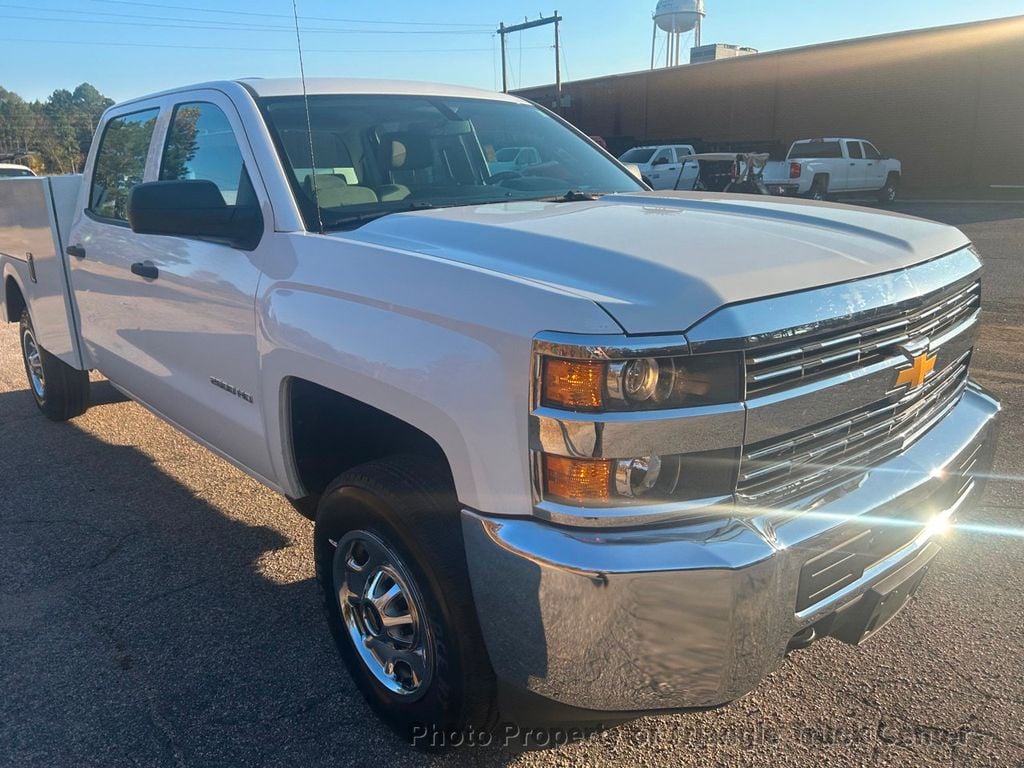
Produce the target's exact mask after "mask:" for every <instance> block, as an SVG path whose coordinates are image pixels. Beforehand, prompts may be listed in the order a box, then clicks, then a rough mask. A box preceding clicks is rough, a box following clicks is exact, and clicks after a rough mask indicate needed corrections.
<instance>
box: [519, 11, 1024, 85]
mask: <svg viewBox="0 0 1024 768" xmlns="http://www.w3.org/2000/svg"><path fill="white" fill-rule="evenodd" d="M1014 21H1016V22H1024V15H1017V16H1000V17H998V18H995V19H982V20H980V21H965V22H961V23H959V24H946V25H943V26H940V27H918V28H917V29H903V30H899V31H897V32H885V33H882V34H880V35H867V36H865V37H848V38H844V39H842V40H827V41H825V42H821V43H808V44H806V45H798V46H795V47H793V48H778V49H776V50H772V51H759V52H758V53H751V54H748V55H745V56H735V57H729V58H725V59H716V60H715V61H701V62H696V63H694V64H679V65H677V66H674V67H656V68H654V69H649V68H646V69H637V70H633V71H632V72H615V73H612V74H608V75H597V76H595V77H587V78H583V79H581V80H570V81H566V82H563V83H562V88H566V87H568V86H572V85H579V84H582V83H591V82H594V81H597V80H611V79H614V78H619V77H636V76H637V75H645V74H651V73H655V72H668V71H675V72H679V71H682V70H685V69H687V68H688V67H705V66H708V65H711V64H721V65H726V64H733V65H736V64H737V63H738V62H748V63H749V62H750V61H751V60H752V59H755V58H756V59H758V60H760V59H763V58H765V57H774V56H782V55H786V54H793V53H800V52H803V51H808V50H810V49H816V50H821V49H823V48H842V47H844V46H853V45H858V44H863V43H868V42H877V41H883V40H891V39H895V38H900V37H908V38H910V37H916V36H924V35H932V34H937V33H942V32H951V31H954V30H967V29H970V28H976V27H984V26H997V25H1000V24H1005V23H1006V22H1014ZM708 45H713V43H708ZM702 47H703V46H702ZM554 87H555V84H554V83H547V84H545V85H534V86H530V87H529V88H517V89H515V90H514V91H512V92H511V93H513V94H516V95H524V96H525V95H526V94H529V93H534V92H536V91H542V90H545V89H550V88H554Z"/></svg>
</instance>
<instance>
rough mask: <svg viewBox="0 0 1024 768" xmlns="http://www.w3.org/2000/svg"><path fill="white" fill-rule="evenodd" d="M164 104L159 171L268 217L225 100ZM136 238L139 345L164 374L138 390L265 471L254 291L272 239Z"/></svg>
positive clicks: (203, 96) (213, 95) (206, 97)
mask: <svg viewBox="0 0 1024 768" xmlns="http://www.w3.org/2000/svg"><path fill="white" fill-rule="evenodd" d="M168 109H169V110H170V118H169V120H168V121H167V130H166V139H165V141H164V142H163V144H162V149H161V152H160V157H159V165H158V177H159V179H160V180H161V181H169V180H185V179H202V180H208V181H212V182H213V183H214V184H216V186H217V188H218V190H219V191H220V193H221V195H222V196H223V198H224V202H225V203H226V204H227V205H228V206H234V205H253V204H254V201H255V203H257V204H258V205H259V207H260V209H261V210H262V211H263V218H264V222H266V221H268V220H269V219H270V209H269V205H268V201H267V198H266V193H265V191H264V190H263V189H262V187H261V186H260V187H259V188H257V186H258V185H259V176H258V175H257V174H255V173H252V174H250V173H249V170H248V169H249V168H255V164H254V161H253V159H252V158H251V157H250V156H249V153H248V149H247V147H248V143H247V142H246V141H245V140H244V131H243V129H242V126H241V121H240V120H239V118H238V114H237V112H236V110H235V108H234V106H233V105H232V104H231V103H230V101H229V100H228V99H227V98H226V97H224V96H223V95H222V94H220V93H218V92H214V91H209V92H207V91H202V92H198V93H194V94H190V95H189V97H188V100H187V101H178V102H177V103H171V104H168ZM243 148H246V149H245V150H244V151H243ZM265 229H266V227H265ZM137 237H138V239H139V240H140V241H142V242H143V243H145V244H146V246H147V248H148V253H149V257H150V261H151V263H152V266H153V267H154V268H155V269H156V274H157V277H156V279H147V278H142V279H140V283H142V285H141V287H140V289H139V290H140V295H141V298H140V299H139V308H140V316H141V318H142V319H141V320H140V325H141V326H142V330H141V331H140V333H141V335H142V336H143V337H144V338H142V339H140V341H139V343H138V346H139V347H142V348H144V349H145V350H146V352H147V354H148V355H149V357H150V359H151V361H152V365H153V367H154V368H157V369H159V370H160V371H162V372H163V375H162V376H161V377H160V378H159V379H157V380H154V381H152V382H151V384H150V385H149V386H148V387H147V389H146V391H145V392H144V393H140V396H141V397H143V398H144V399H145V400H146V401H147V403H148V404H149V405H151V406H152V407H153V408H155V409H156V410H157V411H159V412H160V413H162V414H163V415H164V416H166V417H167V418H169V419H170V420H171V421H173V422H175V423H176V424H178V425H179V426H181V427H183V428H184V429H186V430H187V431H189V432H191V433H192V434H194V435H195V436H197V437H199V438H200V439H203V440H205V441H207V442H208V443H210V444H212V445H216V446H217V447H218V448H219V449H221V450H222V451H224V452H225V453H226V454H228V455H229V456H231V457H232V458H234V459H236V460H237V461H239V462H240V463H242V464H243V465H244V466H245V467H247V468H249V469H251V470H253V471H255V472H256V473H258V474H261V475H264V476H269V473H270V464H269V456H268V451H267V444H266V439H265V435H264V424H263V419H262V411H261V406H260V398H261V397H262V393H261V392H260V388H259V381H260V378H259V353H258V350H257V347H256V310H255V297H256V291H257V287H258V285H259V279H260V274H261V260H262V259H263V258H264V257H265V255H266V253H267V251H268V249H269V245H270V243H269V241H270V238H269V237H267V236H266V235H264V237H263V238H262V240H261V244H260V245H257V247H256V248H255V249H253V250H244V249H242V248H238V247H234V246H231V245H226V244H224V243H219V242H214V241H210V240H203V239H195V238H187V237H171V236H164V235H138V236H137ZM270 396H271V397H273V396H274V395H273V394H271V395H270Z"/></svg>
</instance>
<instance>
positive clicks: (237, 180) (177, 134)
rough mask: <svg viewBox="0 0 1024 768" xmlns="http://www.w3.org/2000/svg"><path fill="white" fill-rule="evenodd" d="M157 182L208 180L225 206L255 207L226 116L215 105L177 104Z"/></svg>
mask: <svg viewBox="0 0 1024 768" xmlns="http://www.w3.org/2000/svg"><path fill="white" fill-rule="evenodd" d="M160 179H161V180H179V181H180V180H203V181H212V182H213V183H214V184H215V185H216V186H217V189H218V190H219V191H220V194H221V196H222V197H223V198H224V202H225V204H227V205H232V206H233V205H255V198H256V195H255V192H254V191H253V188H252V183H251V182H250V180H249V175H248V173H247V172H246V170H245V164H244V163H243V162H242V153H241V151H240V150H239V148H238V141H237V140H236V139H235V132H234V130H232V128H231V123H229V122H228V118H227V115H225V114H224V112H223V111H222V110H221V109H220V107H218V106H216V105H215V104H210V103H208V102H199V101H197V102H188V103H185V104H178V105H177V106H176V107H175V108H174V115H173V116H172V117H171V126H170V128H169V129H168V132H167V144H166V145H165V146H164V154H163V158H161V161H160Z"/></svg>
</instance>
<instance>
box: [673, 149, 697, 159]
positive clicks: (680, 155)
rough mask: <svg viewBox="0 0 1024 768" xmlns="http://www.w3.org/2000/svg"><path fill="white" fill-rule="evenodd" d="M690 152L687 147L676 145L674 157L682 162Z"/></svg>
mask: <svg viewBox="0 0 1024 768" xmlns="http://www.w3.org/2000/svg"><path fill="white" fill-rule="evenodd" d="M692 154H693V152H691V151H690V148H689V147H676V157H677V158H678V160H679V162H684V160H685V158H686V156H687V155H692Z"/></svg>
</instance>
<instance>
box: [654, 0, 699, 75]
mask: <svg viewBox="0 0 1024 768" xmlns="http://www.w3.org/2000/svg"><path fill="white" fill-rule="evenodd" d="M703 19H704V0H658V5H657V6H656V7H655V9H654V31H653V33H652V35H651V69H654V54H655V49H656V47H657V43H658V30H659V29H660V30H662V31H663V32H665V34H667V35H668V39H667V40H666V44H665V66H666V67H674V66H677V65H678V64H679V48H680V42H681V41H682V38H683V35H685V34H686V33H687V32H690V31H692V32H693V45H694V46H695V47H696V46H698V45H700V25H701V22H702V21H703Z"/></svg>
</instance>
